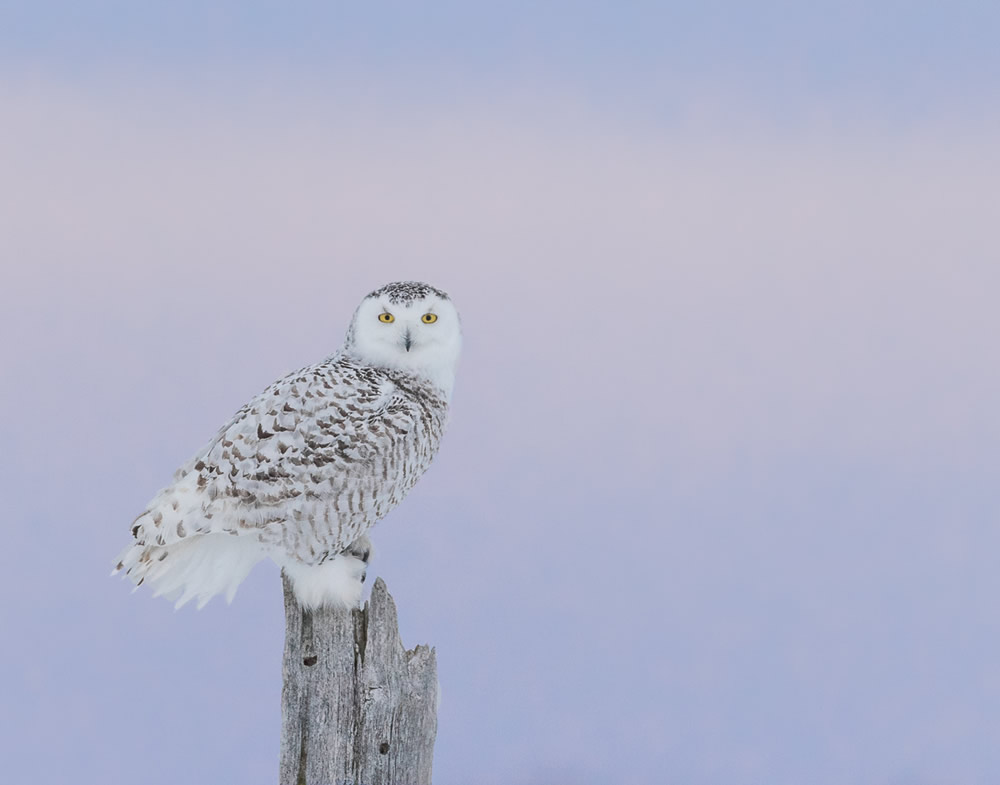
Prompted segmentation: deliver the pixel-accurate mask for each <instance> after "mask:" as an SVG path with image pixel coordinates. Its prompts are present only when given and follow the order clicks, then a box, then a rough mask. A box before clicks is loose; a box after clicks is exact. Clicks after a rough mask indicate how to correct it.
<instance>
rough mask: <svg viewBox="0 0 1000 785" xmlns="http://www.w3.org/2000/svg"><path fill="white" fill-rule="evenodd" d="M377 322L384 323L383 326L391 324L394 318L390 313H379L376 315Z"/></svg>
mask: <svg viewBox="0 0 1000 785" xmlns="http://www.w3.org/2000/svg"><path fill="white" fill-rule="evenodd" d="M378 320H379V321H380V322H384V323H385V324H392V323H393V322H394V321H396V317H395V316H393V315H392V314H391V313H380V314H379V315H378Z"/></svg>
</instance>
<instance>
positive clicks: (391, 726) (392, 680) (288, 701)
mask: <svg viewBox="0 0 1000 785" xmlns="http://www.w3.org/2000/svg"><path fill="white" fill-rule="evenodd" d="M282 583H283V585H284V589H285V655H284V660H283V662H282V668H281V671H282V676H283V686H282V690H281V764H280V775H279V776H280V780H279V781H280V783H281V785H345V784H346V785H430V781H431V762H432V758H433V755H434V738H435V736H436V735H437V704H438V680H437V660H436V658H435V656H434V649H432V648H430V647H428V646H417V647H416V648H415V649H413V650H412V651H406V650H405V649H404V648H403V644H402V641H401V640H400V638H399V629H398V627H397V620H396V603H395V602H393V599H392V597H391V596H390V595H389V591H388V589H386V587H385V583H384V582H383V581H382V579H381V578H380V579H378V580H377V581H375V585H374V586H373V587H372V594H371V599H370V600H369V601H368V602H367V603H366V604H365V607H364V609H363V610H353V611H352V610H346V609H340V608H323V609H321V610H318V611H311V612H310V611H304V610H302V608H301V606H299V604H298V602H297V601H296V599H295V596H294V595H293V594H292V590H291V586H290V584H289V581H288V578H286V577H285V576H284V574H282Z"/></svg>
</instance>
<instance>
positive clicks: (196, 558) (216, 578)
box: [112, 533, 266, 608]
mask: <svg viewBox="0 0 1000 785" xmlns="http://www.w3.org/2000/svg"><path fill="white" fill-rule="evenodd" d="M265 555H266V554H265V553H264V549H263V547H262V546H261V544H260V542H259V541H258V540H257V538H256V537H249V536H239V535H232V534H228V533H226V534H222V533H219V534H200V535H196V536H192V537H188V538H187V539H185V540H181V541H179V542H175V543H171V544H170V545H159V546H157V545H153V546H149V545H142V544H140V543H133V544H132V545H130V546H129V547H128V548H126V549H125V550H124V551H123V552H122V554H121V555H120V556H119V558H118V561H117V562H116V567H115V569H114V571H113V572H112V575H114V574H115V573H117V572H124V573H125V574H126V575H128V577H129V579H130V580H132V582H133V583H135V585H136V588H138V587H139V586H141V585H142V584H144V583H148V584H150V585H151V586H152V587H153V596H154V597H159V596H161V595H163V596H165V597H166V598H167V599H169V600H173V601H175V606H174V607H176V608H180V607H181V606H182V605H185V604H187V603H188V602H190V601H191V600H193V599H196V598H197V600H198V608H203V607H204V606H205V603H207V602H208V601H209V600H210V599H211V598H212V597H214V596H215V595H216V594H223V593H224V594H225V596H226V602H232V601H233V597H234V596H235V595H236V589H237V588H238V587H239V585H240V584H241V583H242V582H243V579H244V578H246V577H247V575H248V574H249V572H250V570H251V569H253V566H254V565H255V564H257V562H259V561H260V560H261V559H263V558H264V557H265Z"/></svg>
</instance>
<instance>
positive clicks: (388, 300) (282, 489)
mask: <svg viewBox="0 0 1000 785" xmlns="http://www.w3.org/2000/svg"><path fill="white" fill-rule="evenodd" d="M461 343H462V334H461V328H460V325H459V319H458V312H457V311H456V310H455V306H454V305H453V304H452V302H451V300H450V299H449V297H448V295H446V294H445V293H444V292H442V291H440V290H438V289H435V288H434V287H432V286H428V285H427V284H423V283H416V282H412V281H404V282H399V283H391V284H388V285H386V286H383V287H382V288H381V289H377V290H376V291H374V292H372V293H371V294H369V295H368V296H367V297H365V299H364V300H362V302H361V305H359V306H358V309H357V310H356V311H355V313H354V318H353V320H352V321H351V325H350V328H349V329H348V331H347V337H346V339H345V341H344V345H343V347H342V348H341V350H340V351H339V352H337V353H336V354H334V355H332V356H330V357H328V358H327V359H326V360H324V361H323V362H320V363H318V364H316V365H310V366H308V367H306V368H303V369H302V370H300V371H296V372H295V373H292V374H290V375H288V376H286V377H284V378H283V379H279V380H278V381H276V382H274V384H272V385H271V386H270V387H268V388H267V389H266V390H264V391H263V392H262V393H261V394H260V395H258V396H257V397H256V398H254V399H253V400H251V401H250V402H249V403H248V404H246V405H245V406H244V407H243V408H242V409H240V410H239V411H238V412H236V415H235V416H234V417H233V418H232V419H231V420H230V421H229V422H228V423H226V424H225V425H224V426H223V427H222V428H221V429H220V430H219V432H218V433H217V434H216V435H215V436H214V437H213V438H212V440H211V441H210V442H209V443H208V444H206V445H205V446H204V447H203V448H202V449H201V450H199V451H198V453H197V454H196V455H195V456H194V457H193V458H192V459H191V460H190V461H188V462H187V463H186V464H184V465H183V466H182V467H181V468H180V469H178V470H177V471H176V472H175V473H174V477H173V482H172V483H171V484H170V485H168V486H167V487H166V488H164V489H163V490H162V491H160V492H159V493H158V494H157V495H156V496H155V497H154V498H153V500H152V501H151V502H150V503H149V506H148V507H147V509H146V510H145V512H143V513H142V514H141V515H140V516H139V517H138V518H136V519H135V521H134V523H133V524H132V537H133V542H132V543H131V544H130V545H129V546H128V547H127V548H126V549H125V550H124V551H123V552H122V553H121V555H120V556H119V557H118V559H117V560H116V565H115V569H114V572H113V573H112V574H114V573H117V572H120V571H124V572H125V574H126V575H128V576H129V578H131V579H132V581H133V582H135V584H136V586H139V585H141V584H143V583H147V584H150V585H151V586H152V587H153V589H154V591H155V594H156V595H157V596H158V595H166V596H167V597H168V598H170V599H173V600H176V603H177V607H180V606H181V605H183V604H184V603H186V602H188V601H190V600H192V599H197V600H198V607H199V608H200V607H202V606H203V605H204V604H205V603H206V602H208V600H209V599H210V598H211V597H213V596H214V595H216V594H219V593H223V592H224V593H225V595H226V599H227V600H229V601H231V600H232V598H233V595H234V594H235V593H236V588H237V587H238V586H239V584H240V582H241V581H242V580H243V579H244V578H245V577H246V576H247V574H248V573H249V572H250V570H251V569H252V568H253V566H254V565H255V564H256V563H257V562H258V561H260V560H262V559H264V558H266V557H270V558H271V559H273V560H274V561H275V562H276V563H277V564H278V565H279V566H280V567H281V568H282V569H283V570H284V571H285V574H286V575H288V577H289V578H290V580H291V582H292V586H293V589H294V591H295V595H296V597H297V598H298V600H299V602H300V603H301V604H302V606H303V607H305V608H316V607H319V606H323V605H346V606H349V607H356V606H357V605H358V603H359V602H360V597H361V583H362V581H363V580H364V573H365V569H366V567H367V564H368V558H369V554H370V548H371V545H370V543H369V541H368V536H367V532H368V530H369V529H370V528H371V527H372V526H374V525H375V523H376V522H378V521H379V520H380V519H381V518H383V517H384V516H385V515H386V514H387V513H388V512H389V511H390V510H391V509H392V508H393V507H395V506H396V505H397V504H399V502H400V501H402V499H403V497H404V496H405V495H406V493H407V492H408V491H409V490H410V488H412V487H413V485H414V483H416V481H417V480H418V479H419V477H420V475H422V474H423V473H424V471H426V470H427V467H428V466H429V464H430V462H431V459H433V457H434V455H435V453H436V452H437V450H438V445H439V444H440V441H441V434H442V432H443V430H444V426H445V420H446V418H447V414H448V402H449V400H450V398H451V391H452V387H453V385H454V382H455V366H456V364H457V361H458V354H459V350H460V348H461Z"/></svg>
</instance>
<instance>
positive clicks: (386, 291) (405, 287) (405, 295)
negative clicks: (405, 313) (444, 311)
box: [368, 281, 448, 305]
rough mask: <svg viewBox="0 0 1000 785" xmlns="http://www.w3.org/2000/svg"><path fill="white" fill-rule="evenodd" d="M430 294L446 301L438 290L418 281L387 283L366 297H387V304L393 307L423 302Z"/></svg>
mask: <svg viewBox="0 0 1000 785" xmlns="http://www.w3.org/2000/svg"><path fill="white" fill-rule="evenodd" d="M430 294H436V295H437V296H438V297H440V298H441V299H442V300H447V299H448V295H447V294H445V293H444V292H442V291H441V290H440V289H435V288H434V287H433V286H428V285H427V284H425V283H420V282H419V281H396V282H395V283H387V284H386V285H385V286H383V287H382V288H381V289H376V290H375V291H374V292H372V293H371V294H369V295H368V297H383V296H388V298H389V302H390V303H392V304H393V305H400V304H402V305H410V304H411V303H413V302H416V301H417V300H423V299H424V298H425V297H427V296H428V295H430Z"/></svg>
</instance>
